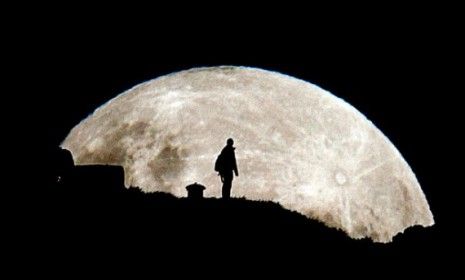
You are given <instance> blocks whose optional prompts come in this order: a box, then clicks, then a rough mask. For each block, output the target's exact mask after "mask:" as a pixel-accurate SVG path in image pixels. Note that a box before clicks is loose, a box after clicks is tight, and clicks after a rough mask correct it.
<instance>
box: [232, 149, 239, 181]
mask: <svg viewBox="0 0 465 280" xmlns="http://www.w3.org/2000/svg"><path fill="white" fill-rule="evenodd" d="M233 159H234V174H236V176H239V171H237V163H236V153H233Z"/></svg>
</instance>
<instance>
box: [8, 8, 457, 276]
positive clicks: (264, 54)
mask: <svg viewBox="0 0 465 280" xmlns="http://www.w3.org/2000/svg"><path fill="white" fill-rule="evenodd" d="M401 11H403V10H401ZM401 11H400V12H399V13H394V14H393V13H386V15H384V14H369V15H367V16H366V17H359V16H356V15H354V16H353V17H352V16H348V15H344V16H343V15H340V14H335V13H330V14H329V15H328V16H327V17H318V18H312V19H313V20H309V19H308V18H309V15H305V14H301V13H297V14H296V15H295V16H289V15H288V16H287V17H286V18H284V17H279V16H277V15H275V16H271V18H270V19H266V20H265V19H261V18H260V19H258V18H255V16H254V14H253V13H252V14H249V13H247V16H245V17H236V16H233V15H228V14H227V13H225V14H224V15H223V14H221V15H219V14H217V13H215V14H209V15H202V16H201V15H199V16H192V15H191V17H189V18H188V20H186V21H183V22H182V23H181V22H177V19H175V18H169V19H167V18H166V17H163V19H162V18H161V17H160V16H157V15H159V13H155V12H154V14H153V15H152V17H149V18H148V19H147V18H146V20H141V19H140V18H138V17H137V19H136V20H134V22H131V24H130V23H128V21H132V19H131V20H129V18H128V19H127V21H125V20H124V16H123V14H121V15H119V16H117V15H114V16H112V15H110V16H109V17H110V18H111V19H108V20H101V19H100V15H101V14H100V13H98V12H96V13H95V14H94V13H93V12H90V13H89V14H86V13H82V14H76V15H74V14H73V15H69V17H68V16H65V15H54V16H50V17H49V16H46V17H39V18H37V20H36V21H34V22H31V24H30V25H29V26H28V27H27V28H25V29H22V28H20V30H19V31H15V32H12V35H13V36H14V37H15V39H16V42H17V43H18V44H17V46H16V45H15V46H13V47H12V49H13V48H14V54H15V55H14V56H13V58H15V59H16V58H17V63H15V65H16V66H15V67H13V68H12V69H13V70H12V72H15V73H19V74H20V76H19V77H20V78H19V79H18V81H15V85H17V86H16V88H17V90H19V89H21V90H24V91H25V92H27V96H28V99H29V100H30V101H31V103H30V104H28V105H30V107H31V108H29V106H28V108H25V110H28V112H30V113H32V114H33V115H34V116H35V117H34V118H33V119H32V122H33V123H31V133H34V134H33V135H38V136H39V137H37V138H38V139H36V140H35V141H34V143H35V145H36V146H35V147H34V149H35V151H36V152H37V151H38V152H39V154H40V155H39V156H40V157H41V158H46V159H49V160H48V161H53V159H52V157H51V156H50V154H51V153H52V151H53V149H55V148H56V146H57V145H59V144H60V143H61V141H62V140H63V139H64V138H65V136H66V135H67V133H68V132H69V130H70V129H71V128H72V127H74V126H75V125H76V124H77V123H78V122H79V121H80V120H82V119H83V118H85V117H86V116H88V115H89V114H90V113H92V112H93V110H95V109H96V108H97V107H98V106H100V105H101V104H103V103H104V102H106V101H108V100H109V99H111V98H113V97H115V96H116V95H118V94H119V93H121V92H123V91H124V90H126V89H128V88H130V87H132V86H134V85H137V84H139V83H141V82H143V81H146V80H149V79H153V78H155V77H158V76H161V75H164V74H169V73H172V72H175V71H179V70H184V69H188V68H193V67H200V66H218V65H237V66H251V67H258V68H263V69H266V70H272V71H278V72H281V73H284V74H287V75H290V76H294V77H297V78H300V79H302V80H306V81H309V82H311V83H314V84H316V85H318V86H320V87H322V88H323V89H326V90H328V91H330V92H332V93H333V94H334V95H336V96H338V97H341V98H343V99H344V100H346V101H347V102H348V103H349V104H351V105H353V106H354V107H355V108H356V109H358V110H359V111H360V112H362V113H363V114H364V115H365V116H366V117H367V118H368V119H369V120H371V121H372V122H373V123H374V124H375V125H376V126H377V127H378V128H379V129H380V130H381V131H382V132H383V133H384V134H385V135H386V136H387V137H388V138H389V139H390V140H391V142H392V143H393V144H394V145H395V146H396V148H397V149H398V150H399V151H400V152H401V154H402V155H403V156H404V158H405V160H406V161H407V162H408V163H409V165H410V166H411V168H412V170H413V171H414V173H415V174H416V176H417V178H418V180H419V182H420V185H421V186H422V188H423V191H424V193H425V195H426V198H427V200H428V202H429V204H430V208H431V210H432V212H433V215H434V217H435V221H436V225H435V226H433V227H432V228H426V229H422V228H418V227H415V228H412V229H408V230H407V231H406V233H405V235H399V236H398V237H396V238H395V242H394V243H392V244H389V245H384V246H385V247H383V246H378V245H376V246H373V245H370V244H368V242H364V241H362V242H361V243H360V244H361V245H360V244H358V245H357V244H356V245H352V244H346V243H344V244H343V245H341V247H340V248H337V246H330V247H331V249H330V250H328V251H325V246H327V243H324V242H323V243H319V242H315V241H314V240H313V241H309V240H307V239H306V237H305V236H304V234H302V231H305V230H307V229H303V226H302V225H300V224H299V225H294V226H288V225H285V224H286V223H285V222H282V221H281V220H282V217H281V216H279V215H280V214H277V215H278V216H276V221H277V222H276V223H274V222H273V220H274V217H268V220H267V222H268V224H267V226H266V227H265V228H266V229H269V230H270V231H269V232H268V231H266V230H265V229H259V228H257V227H254V226H253V225H252V224H251V222H250V221H244V223H243V224H241V222H237V221H236V222H235V224H234V226H235V228H234V230H232V231H231V232H229V233H228V234H226V233H225V231H224V230H220V229H218V228H217V227H216V226H215V224H214V221H215V219H221V217H217V216H211V217H209V219H210V220H206V221H204V224H203V226H204V228H203V229H202V230H201V233H198V234H196V235H195V238H197V239H198V240H197V242H200V243H201V244H202V245H201V246H200V245H195V246H194V245H190V246H189V245H186V244H188V243H189V241H187V240H186V239H189V237H188V236H186V235H189V234H191V233H192V231H196V230H197V229H195V228H196V225H193V224H191V223H190V222H186V219H187V218H186V217H184V220H183V218H180V220H179V221H180V222H179V223H182V221H184V222H186V223H187V224H181V225H180V224H179V223H178V224H176V223H173V222H170V223H166V224H163V223H162V222H160V221H161V220H163V221H165V220H170V219H175V218H176V217H178V218H179V216H177V215H180V214H179V212H182V210H179V209H176V207H175V206H172V205H171V206H169V205H168V206H166V207H167V208H166V209H167V211H168V212H169V211H172V212H173V213H174V214H172V216H170V215H171V214H169V213H166V215H164V216H162V217H159V219H160V221H158V222H159V223H160V224H163V225H164V226H167V227H171V228H170V229H164V230H163V232H164V233H163V234H161V233H159V235H158V236H157V235H156V234H157V233H156V232H158V231H156V230H154V227H155V226H152V227H150V228H149V229H148V228H146V227H137V225H134V224H132V226H133V228H135V230H136V231H137V229H138V230H140V231H141V232H139V233H138V234H136V233H134V231H131V230H129V229H128V228H127V227H130V225H131V224H130V223H127V224H126V227H124V226H121V228H123V229H121V228H119V225H116V224H117V222H114V221H115V220H118V219H119V218H118V217H115V216H112V215H110V216H111V218H108V220H112V221H113V223H112V222H108V223H109V224H110V225H109V227H110V228H111V230H110V229H108V228H105V226H104V225H102V224H105V220H106V217H107V216H105V215H106V214H102V216H101V218H102V220H103V221H101V222H102V223H99V222H98V221H97V220H98V219H97V218H95V219H94V220H92V222H91V223H89V224H87V223H86V222H85V221H82V220H83V219H86V218H89V217H90V216H92V215H90V214H89V213H86V214H83V215H82V217H80V216H79V215H77V214H76V213H79V211H78V210H76V209H75V210H73V211H72V212H73V213H72V214H69V215H71V216H72V215H74V216H73V217H74V219H75V221H76V223H79V224H80V225H82V226H85V225H89V228H88V229H86V230H82V231H79V232H74V231H71V230H70V228H73V226H72V225H70V224H69V223H68V224H67V223H66V222H65V223H64V224H63V225H61V224H60V222H61V221H66V220H68V218H69V217H68V216H67V215H68V214H66V213H63V214H62V215H57V216H55V217H53V218H51V217H50V215H51V214H50V213H53V212H60V209H59V208H56V207H59V205H61V204H60V203H58V204H54V202H53V201H55V202H56V201H60V200H63V201H64V200H66V199H68V198H69V197H66V198H62V197H60V195H59V194H57V193H53V191H51V190H49V189H48V188H47V185H46V184H42V183H40V182H41V179H42V178H43V177H44V175H46V172H47V171H46V170H47V168H48V167H47V166H49V165H51V164H52V162H48V161H46V162H43V163H41V164H39V165H41V166H40V167H38V169H37V170H38V172H37V173H38V175H37V178H38V181H37V182H36V184H35V185H31V186H28V188H27V189H28V190H29V188H30V192H29V194H33V195H31V196H27V195H24V198H23V201H24V202H25V203H26V204H27V205H28V206H29V207H28V208H27V209H34V210H31V211H33V212H35V213H36V215H32V214H31V215H29V213H27V211H24V212H26V213H24V214H23V213H22V214H21V215H22V217H23V218H24V221H25V222H24V223H23V224H22V226H24V231H26V230H27V231H28V232H35V233H37V231H38V232H40V233H37V235H36V238H31V239H29V241H30V242H27V243H25V244H27V245H25V246H24V247H25V248H22V249H24V250H25V251H27V250H28V249H31V248H32V249H33V251H34V253H33V254H32V255H33V256H35V257H40V256H41V252H42V251H44V250H45V251H47V250H50V251H51V252H53V253H55V257H57V259H60V256H63V257H65V258H69V259H73V258H74V257H75V255H73V254H74V253H73V252H74V251H77V252H79V253H80V254H82V253H84V255H85V254H87V255H88V256H87V257H86V258H87V260H93V258H95V259H98V258H105V259H107V257H109V255H112V256H113V257H114V256H115V254H116V255H119V254H120V255H122V256H124V255H128V254H136V255H138V257H139V258H140V255H139V253H148V252H150V251H151V250H153V255H157V256H156V257H155V256H152V257H153V259H154V260H155V259H156V260H157V261H154V263H157V262H158V259H159V257H160V255H159V254H164V256H166V258H171V259H172V258H175V259H176V258H179V257H180V256H184V257H186V258H193V257H194V256H195V255H196V254H197V253H198V252H201V251H202V252H206V254H207V255H208V254H210V256H209V257H208V258H207V259H208V260H206V263H209V264H210V263H215V261H213V260H212V258H213V259H215V258H219V259H223V260H225V262H228V261H227V260H228V259H229V258H232V257H231V256H232V255H234V254H239V255H240V257H237V258H236V259H235V260H231V263H230V264H231V265H232V266H234V265H238V264H237V263H238V262H239V263H247V265H248V266H251V260H252V259H255V261H258V260H259V261H262V262H264V263H267V265H272V264H273V263H284V262H289V263H291V264H290V266H293V265H295V266H299V267H301V269H303V268H305V267H307V266H308V268H309V269H311V264H309V263H307V264H305V263H299V259H300V257H297V255H294V252H295V254H301V253H302V252H303V251H304V250H308V252H309V253H310V252H312V251H313V252H315V254H320V253H322V254H323V255H324V253H323V252H326V253H328V255H327V256H322V257H321V258H316V257H315V256H312V257H308V259H309V262H310V263H311V262H313V261H316V260H318V261H320V262H332V261H336V262H338V263H344V262H345V261H349V262H350V261H353V263H354V264H355V263H356V261H355V259H358V260H360V261H361V262H364V263H370V264H373V265H374V264H375V263H377V265H379V267H378V268H380V269H384V270H389V267H390V266H395V267H397V266H405V265H406V264H407V263H408V262H409V261H410V260H411V259H418V260H419V262H420V263H421V264H422V265H430V266H431V267H434V266H435V262H436V258H437V257H440V256H442V255H444V254H446V251H447V250H449V249H450V248H452V247H453V245H448V244H446V239H447V234H446V230H448V229H449V228H448V224H449V222H450V221H451V220H452V217H451V216H449V215H448V214H447V211H446V209H447V208H448V206H447V205H449V203H448V200H449V198H448V196H446V194H445V193H446V192H445V191H444V188H451V189H452V188H460V186H458V185H450V184H448V183H446V180H445V179H444V178H441V177H440V176H439V173H438V172H439V170H440V169H442V168H444V166H443V164H444V163H445V159H444V150H443V149H440V148H438V147H440V146H441V145H444V144H446V143H449V141H448V139H447V137H448V135H450V134H451V133H450V130H449V128H448V127H445V126H444V123H443V120H442V119H441V118H439V117H438V115H443V116H444V115H445V114H446V113H443V111H448V110H447V109H446V108H450V105H451V104H450V101H449V100H453V91H452V90H448V89H447V86H448V84H447V83H444V80H446V79H452V77H450V76H447V75H446V73H445V71H443V69H445V68H446V66H445V65H446V63H447V62H451V61H452V59H451V57H449V49H447V47H446V48H445V47H444V46H445V44H447V36H448V35H449V34H447V32H448V31H447V29H444V27H442V26H439V25H437V24H436V23H435V22H434V21H432V20H431V18H430V17H429V16H428V14H427V13H426V14H424V15H423V14H422V13H417V10H415V9H413V10H408V11H405V12H401ZM159 12H160V11H159ZM388 14H389V15H388ZM413 15H415V17H414V16H413ZM180 16H182V17H184V15H178V16H177V17H176V18H179V17H180ZM141 18H143V17H142V16H141ZM335 19H339V20H335ZM141 26H143V27H144V28H141ZM438 97H440V98H438ZM448 113H454V112H448ZM44 124H45V125H44ZM439 135H446V139H444V137H439ZM39 170H40V171H39ZM69 195H71V196H72V194H70V193H66V196H69ZM84 198H85V196H84ZM42 202H44V203H42ZM73 203H75V204H73V205H79V204H77V203H76V201H73ZM44 204H47V205H52V206H53V207H54V208H53V209H54V210H51V209H50V208H51V207H52V206H50V207H48V206H46V205H45V206H44ZM118 207H119V208H118V209H117V210H115V211H116V212H118V211H120V212H121V213H122V212H124V211H123V210H122V209H123V208H124V207H122V206H118ZM182 207H184V206H182ZM182 207H181V208H182ZM212 207H216V206H212ZM42 208H46V210H43V211H42V210H41V209H42ZM157 211H163V209H162V210H160V209H157ZM241 211H245V210H243V209H242V210H241ZM84 212H86V211H84ZM102 213H103V212H102ZM243 215H244V217H247V213H245V214H244V213H243ZM251 215H252V214H251ZM52 216H53V215H52ZM146 218H147V219H149V217H146ZM280 219H281V220H280ZM121 220H123V221H127V220H130V218H128V217H125V218H121ZM139 222H140V223H144V222H146V221H142V219H140V221H139ZM147 223H151V224H152V225H153V223H157V221H154V220H150V221H147ZM273 223H274V224H273ZM296 223H300V221H298V222H296ZM41 225H45V226H44V227H42V226H41ZM271 225H272V226H271ZM115 229H119V230H121V231H122V232H124V233H125V234H126V235H123V234H117V235H111V234H110V236H112V237H109V239H105V238H100V237H101V236H100V237H98V238H94V237H93V236H92V232H94V233H95V234H96V235H99V234H101V235H102V236H103V235H104V234H107V233H110V232H111V231H113V230H115ZM99 230H100V232H99ZM180 230H187V231H189V232H190V233H187V232H183V233H181V232H179V231H180ZM254 230H255V233H254ZM144 231H146V232H151V233H152V234H155V237H154V236H152V237H150V239H152V240H158V241H157V242H155V243H151V244H149V243H144V242H141V240H139V238H142V237H141V236H145V235H144ZM71 232H72V233H71ZM154 232H155V233H154ZM167 232H168V233H170V232H171V234H168V233H167ZM23 234H24V232H23ZM221 234H223V235H224V236H222V237H221V236H218V235H221ZM225 234H226V235H225ZM124 236H128V239H125V238H124ZM246 236H249V237H250V238H246ZM263 236H265V237H263ZM404 236H405V237H404ZM146 237H147V236H145V237H143V238H146ZM183 238H186V239H183ZM192 238H194V237H192ZM102 240H104V241H102ZM289 240H291V241H289ZM80 242H82V243H83V244H87V245H84V248H85V249H82V248H81V247H80V246H79V245H77V244H80ZM211 243H213V244H211ZM38 244H39V245H38ZM69 244H71V245H69ZM102 244H103V245H102ZM129 244H135V245H134V246H130V245H129ZM167 244H170V245H169V246H168V245H167ZM174 244H176V245H174ZM180 244H182V245H180ZM224 244H226V245H224ZM325 244H326V245H325ZM68 245H69V250H64V249H62V246H65V247H66V246H68ZM102 246H103V247H102ZM106 246H108V248H111V249H108V250H106V249H105V250H106V251H105V250H104V249H102V248H107V247H106ZM115 248H118V249H115ZM221 248H223V249H224V250H223V249H221ZM93 250H95V251H96V252H98V253H97V255H93V253H92V252H93ZM110 252H113V254H112V253H110ZM155 252H158V253H155ZM92 255H93V256H92ZM71 256H72V257H71ZM351 256H354V259H352V257H351ZM115 258H116V257H115ZM239 260H242V261H239ZM95 261H97V260H95ZM165 261H166V259H165ZM184 261H186V260H184ZM217 261H218V260H217ZM384 261H386V262H387V263H389V264H390V265H386V266H384V265H381V263H382V262H384ZM219 262H220V263H221V261H219ZM56 263H57V264H58V263H60V264H61V262H60V261H56ZM221 265H223V266H224V267H228V264H227V263H222V264H221ZM206 266H207V267H208V266H209V265H206ZM257 267H262V268H264V267H266V266H265V265H262V266H259V265H258V264H257ZM228 269H231V268H230V267H229V268H228ZM52 270H53V266H52Z"/></svg>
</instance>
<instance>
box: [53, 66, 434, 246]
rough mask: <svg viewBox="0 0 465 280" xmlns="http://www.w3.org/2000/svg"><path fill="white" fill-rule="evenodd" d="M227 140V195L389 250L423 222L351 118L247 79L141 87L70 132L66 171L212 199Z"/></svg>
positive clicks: (266, 75) (378, 141)
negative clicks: (230, 165) (113, 171)
mask: <svg viewBox="0 0 465 280" xmlns="http://www.w3.org/2000/svg"><path fill="white" fill-rule="evenodd" d="M230 137H231V138H233V139H234V141H235V147H236V158H237V163H238V169H239V174H240V176H239V177H236V178H235V179H234V181H233V188H232V195H233V196H236V197H245V198H247V199H251V200H271V201H274V202H278V203H280V204H281V205H283V207H285V208H288V209H290V210H294V211H297V212H299V213H302V214H304V215H306V216H307V217H309V218H313V219H318V220H320V221H322V222H324V223H325V224H326V225H328V226H330V227H335V228H338V229H342V230H343V231H345V232H346V233H347V234H348V235H349V236H350V237H352V238H364V237H368V238H371V239H372V240H373V241H375V242H389V241H392V238H393V237H394V236H395V235H396V234H397V233H399V232H403V230H404V229H405V228H407V227H410V226H413V225H422V226H431V225H433V224H434V220H433V215H432V213H431V211H430V209H429V205H428V202H427V200H426V198H425V195H424V194H423V192H422V190H421V188H420V185H419V183H418V181H417V179H416V177H415V175H414V173H413V172H412V170H411V168H410V167H409V166H408V164H407V163H406V162H405V160H404V159H403V158H402V156H401V154H400V153H399V152H398V151H397V149H396V148H395V147H394V145H393V144H392V143H391V142H390V141H389V140H388V139H387V138H386V137H385V136H384V135H383V134H382V133H381V132H380V131H379V130H378V129H377V128H376V127H375V126H374V125H373V123H371V122H370V121H369V120H367V119H366V118H365V116H364V115H362V114H361V113H360V112H358V111H357V110H356V109H355V108H354V107H352V106H351V105H349V104H348V103H346V102H345V101H343V100H342V99H340V98H338V97H336V96H334V95H332V94H331V93H329V92H328V91H325V90H323V89H321V88H319V87H318V86H315V85H313V84H311V83H308V82H305V81H302V80H298V79H296V78H292V77H290V76H286V75H283V74H280V73H276V72H270V71H265V70H261V69H256V68H246V67H229V66H227V67H226V66H223V67H211V68H194V69H190V70H186V71H181V72H177V73H173V74H170V75H166V76H162V77H159V78H157V79H154V80H151V81H147V82H144V83H142V84H139V85H137V86H135V87H133V88H131V89H129V90H127V91H126V92H124V93H122V94H120V95H118V96H117V97H115V98H113V99H112V100H110V101H109V102H107V103H106V104H104V105H102V106H101V107H100V108H98V109H97V110H96V111H95V112H94V113H93V114H92V115H90V116H89V117H87V118H86V119H84V120H83V121H82V122H81V123H80V124H78V125H77V126H76V127H74V128H73V129H72V130H71V132H70V133H69V135H68V136H67V137H66V139H65V140H64V142H63V143H62V147H63V148H66V149H68V150H70V151H71V153H72V155H73V158H74V160H75V162H76V164H80V165H84V164H110V165H121V166H123V167H124V171H125V185H126V186H136V187H139V188H141V189H142V190H144V191H146V192H154V191H162V192H169V193H172V194H174V195H176V196H180V197H181V196H186V191H185V186H187V185H189V184H192V183H194V182H199V183H200V184H202V185H205V186H206V187H207V189H206V190H205V195H206V196H213V197H220V196H221V182H220V179H219V177H218V176H217V174H216V172H214V170H213V167H214V161H215V159H216V156H217V155H218V154H219V152H220V151H221V149H222V148H223V147H224V146H225V144H226V139H228V138H230Z"/></svg>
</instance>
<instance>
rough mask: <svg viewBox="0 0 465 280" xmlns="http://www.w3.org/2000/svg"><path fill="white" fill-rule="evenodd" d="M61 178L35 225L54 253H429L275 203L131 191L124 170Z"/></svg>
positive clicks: (91, 169)
mask: <svg viewBox="0 0 465 280" xmlns="http://www.w3.org/2000/svg"><path fill="white" fill-rule="evenodd" d="M65 169H66V168H65ZM54 170H55V169H54ZM63 174H64V175H63V176H59V180H52V182H51V183H50V185H49V187H48V190H49V191H48V192H47V193H46V195H45V196H44V197H41V198H40V201H39V202H38V203H39V204H40V207H39V209H40V210H41V211H38V212H37V213H34V215H35V219H34V220H35V222H36V224H35V225H33V227H35V228H40V229H41V230H40V231H39V234H38V235H36V236H35V237H38V238H39V239H40V240H39V242H37V244H48V245H46V246H45V245H44V246H45V247H44V248H42V249H43V250H50V249H51V248H54V249H57V250H58V252H57V254H68V253H69V252H73V254H74V252H82V251H83V250H88V251H93V250H95V248H99V250H104V251H105V253H107V252H113V251H114V250H116V251H118V252H119V251H124V252H127V251H129V254H130V255H131V254H132V255H134V254H139V253H140V252H141V251H142V252H144V253H149V254H152V253H153V254H160V253H163V254H169V253H170V252H177V253H182V254H184V255H186V254H187V255H189V256H190V257H194V258H195V257H196V256H195V255H196V254H197V253H198V252H203V251H206V252H207V253H210V254H214V256H213V257H215V256H225V255H230V254H234V253H238V254H252V255H253V254H255V255H257V256H261V257H263V258H271V257H273V256H275V255H276V254H278V253H277V252H279V254H280V256H281V257H283V256H286V257H289V256H300V255H306V258H310V256H309V254H311V256H312V258H315V257H318V258H323V260H324V259H325V258H327V259H328V261H333V260H334V258H338V259H341V260H343V261H345V260H348V259H350V258H352V254H354V253H355V254H358V255H359V256H360V255H361V256H363V257H364V259H365V261H367V260H370V258H371V256H380V255H382V256H387V257H388V258H391V257H392V256H393V257H395V258H399V260H400V258H404V259H409V257H410V256H418V255H421V253H419V252H421V251H422V250H425V249H424V248H423V247H422V244H424V243H425V240H416V237H415V235H410V236H411V238H405V237H402V238H397V237H396V238H395V239H396V240H395V242H394V245H383V244H374V243H372V242H371V241H369V240H353V239H351V238H349V237H348V236H347V235H346V234H345V233H343V232H341V231H339V230H336V229H334V228H328V227H326V226H325V225H323V224H322V223H320V222H318V221H314V220H310V219H308V218H306V217H305V216H303V215H301V214H299V213H297V212H293V211H289V210H287V209H284V208H283V207H282V206H281V205H279V204H276V203H273V202H269V201H249V200H246V199H243V198H232V199H229V200H223V199H217V198H204V199H202V198H197V199H188V198H177V197H174V196H172V195H170V194H166V193H144V192H142V191H141V190H140V189H139V188H136V187H130V188H125V187H124V184H123V182H124V181H123V180H124V171H123V169H122V168H121V167H119V166H97V165H94V166H93V165H90V166H77V167H73V166H69V168H68V169H66V170H65V171H64V173H63ZM51 177H53V178H55V179H56V178H57V176H55V175H54V176H51ZM207 187H213V186H207ZM215 187H218V188H221V186H219V185H218V186H215ZM251 187H253V186H251ZM186 195H187V192H186ZM42 210H43V211H42ZM415 230H417V229H415V228H413V229H411V230H409V231H415ZM406 235H407V234H406ZM50 244H53V245H54V246H52V247H50ZM57 244H58V245H57ZM62 244H66V246H65V247H62V246H61V245H62ZM397 244H399V245H401V246H402V247H401V246H398V245H397ZM399 248H401V249H399ZM406 248H407V249H406ZM65 251H66V252H65ZM325 256H326V257H325ZM360 261H361V260H360Z"/></svg>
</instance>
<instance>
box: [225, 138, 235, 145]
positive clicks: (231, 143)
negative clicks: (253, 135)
mask: <svg viewBox="0 0 465 280" xmlns="http://www.w3.org/2000/svg"><path fill="white" fill-rule="evenodd" d="M226 144H228V146H232V145H234V140H233V139H232V138H229V139H228V141H226Z"/></svg>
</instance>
